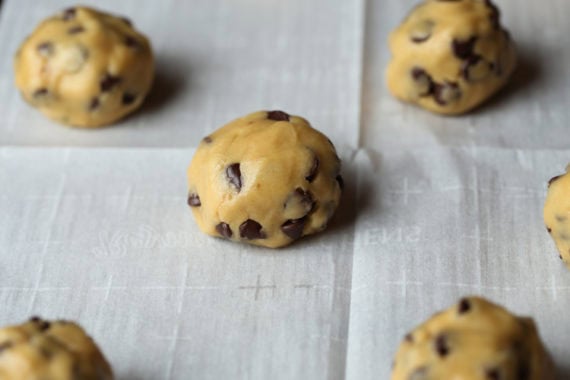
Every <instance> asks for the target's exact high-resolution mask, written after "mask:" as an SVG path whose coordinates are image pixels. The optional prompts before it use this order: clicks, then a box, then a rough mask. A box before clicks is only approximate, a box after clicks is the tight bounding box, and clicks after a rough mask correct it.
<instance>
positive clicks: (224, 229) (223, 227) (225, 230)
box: [216, 222, 234, 239]
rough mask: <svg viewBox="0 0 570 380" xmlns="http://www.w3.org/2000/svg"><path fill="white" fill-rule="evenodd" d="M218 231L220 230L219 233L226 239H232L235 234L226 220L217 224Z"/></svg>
mask: <svg viewBox="0 0 570 380" xmlns="http://www.w3.org/2000/svg"><path fill="white" fill-rule="evenodd" d="M216 231H218V233H219V234H220V235H222V236H223V237H225V238H226V239H231V237H232V235H233V234H234V233H233V232H232V229H231V228H230V225H229V224H227V223H224V222H221V223H219V224H218V225H217V226H216Z"/></svg>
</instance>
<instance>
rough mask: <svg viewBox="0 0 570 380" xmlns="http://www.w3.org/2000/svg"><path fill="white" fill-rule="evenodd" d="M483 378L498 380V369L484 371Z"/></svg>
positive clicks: (499, 375) (499, 374)
mask: <svg viewBox="0 0 570 380" xmlns="http://www.w3.org/2000/svg"><path fill="white" fill-rule="evenodd" d="M485 377H486V378H487V379H488V380H500V379H501V373H500V372H499V369H498V368H492V369H488V370H486V371H485Z"/></svg>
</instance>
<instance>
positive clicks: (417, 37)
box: [410, 20, 435, 44]
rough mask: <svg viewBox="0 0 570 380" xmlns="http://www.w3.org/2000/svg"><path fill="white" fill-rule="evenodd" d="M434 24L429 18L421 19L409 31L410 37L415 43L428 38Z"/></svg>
mask: <svg viewBox="0 0 570 380" xmlns="http://www.w3.org/2000/svg"><path fill="white" fill-rule="evenodd" d="M434 26H435V23H434V22H433V21H431V20H423V21H421V22H419V23H417V24H416V25H414V27H413V28H412V30H411V32H410V39H411V40H412V42H414V43H416V44H420V43H422V42H425V41H427V40H429V38H430V37H431V32H432V29H433V27H434Z"/></svg>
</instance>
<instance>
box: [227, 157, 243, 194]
mask: <svg viewBox="0 0 570 380" xmlns="http://www.w3.org/2000/svg"><path fill="white" fill-rule="evenodd" d="M226 177H227V179H228V181H229V182H230V183H231V184H232V185H234V187H235V188H236V189H237V191H238V193H239V192H240V190H241V186H242V182H241V170H240V165H239V163H235V164H231V165H230V166H228V167H227V168H226Z"/></svg>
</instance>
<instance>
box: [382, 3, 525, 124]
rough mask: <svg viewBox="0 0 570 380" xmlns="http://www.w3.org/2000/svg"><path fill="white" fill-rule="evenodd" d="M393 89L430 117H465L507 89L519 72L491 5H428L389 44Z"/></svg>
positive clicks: (512, 49) (511, 45)
mask: <svg viewBox="0 0 570 380" xmlns="http://www.w3.org/2000/svg"><path fill="white" fill-rule="evenodd" d="M389 43H390V50H391V52H392V61H391V62H390V64H389V66H388V70H387V73H386V78H387V83H388V88H389V89H390V92H391V93H392V94H393V95H394V96H395V97H397V98H399V99H401V100H403V101H406V102H410V103H414V104H417V105H419V106H421V107H423V108H426V109H428V110H430V111H433V112H436V113H441V114H448V115H457V114H462V113H465V112H467V111H469V110H471V109H473V108H475V107H477V106H478V105H479V104H481V103H482V102H483V101H485V100H486V99H487V98H489V97H490V96H491V95H493V94H494V93H495V92H497V91H498V90H499V89H500V88H501V87H503V86H504V85H505V84H506V83H507V81H508V79H509V77H510V76H511V74H512V73H513V71H514V69H515V66H516V52H515V47H514V43H513V41H512V40H511V38H510V36H509V33H508V32H507V31H506V30H505V29H503V28H502V26H501V23H500V13H499V9H498V8H497V7H496V6H495V5H494V4H493V3H492V2H491V1H490V0H425V1H424V2H423V3H421V4H420V5H418V6H417V7H416V8H415V9H414V10H413V11H412V12H411V13H410V14H409V15H408V17H407V18H406V19H405V20H404V22H403V23H402V24H401V25H400V26H399V27H398V28H396V29H395V30H394V31H393V32H392V34H391V35H390V39H389Z"/></svg>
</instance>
